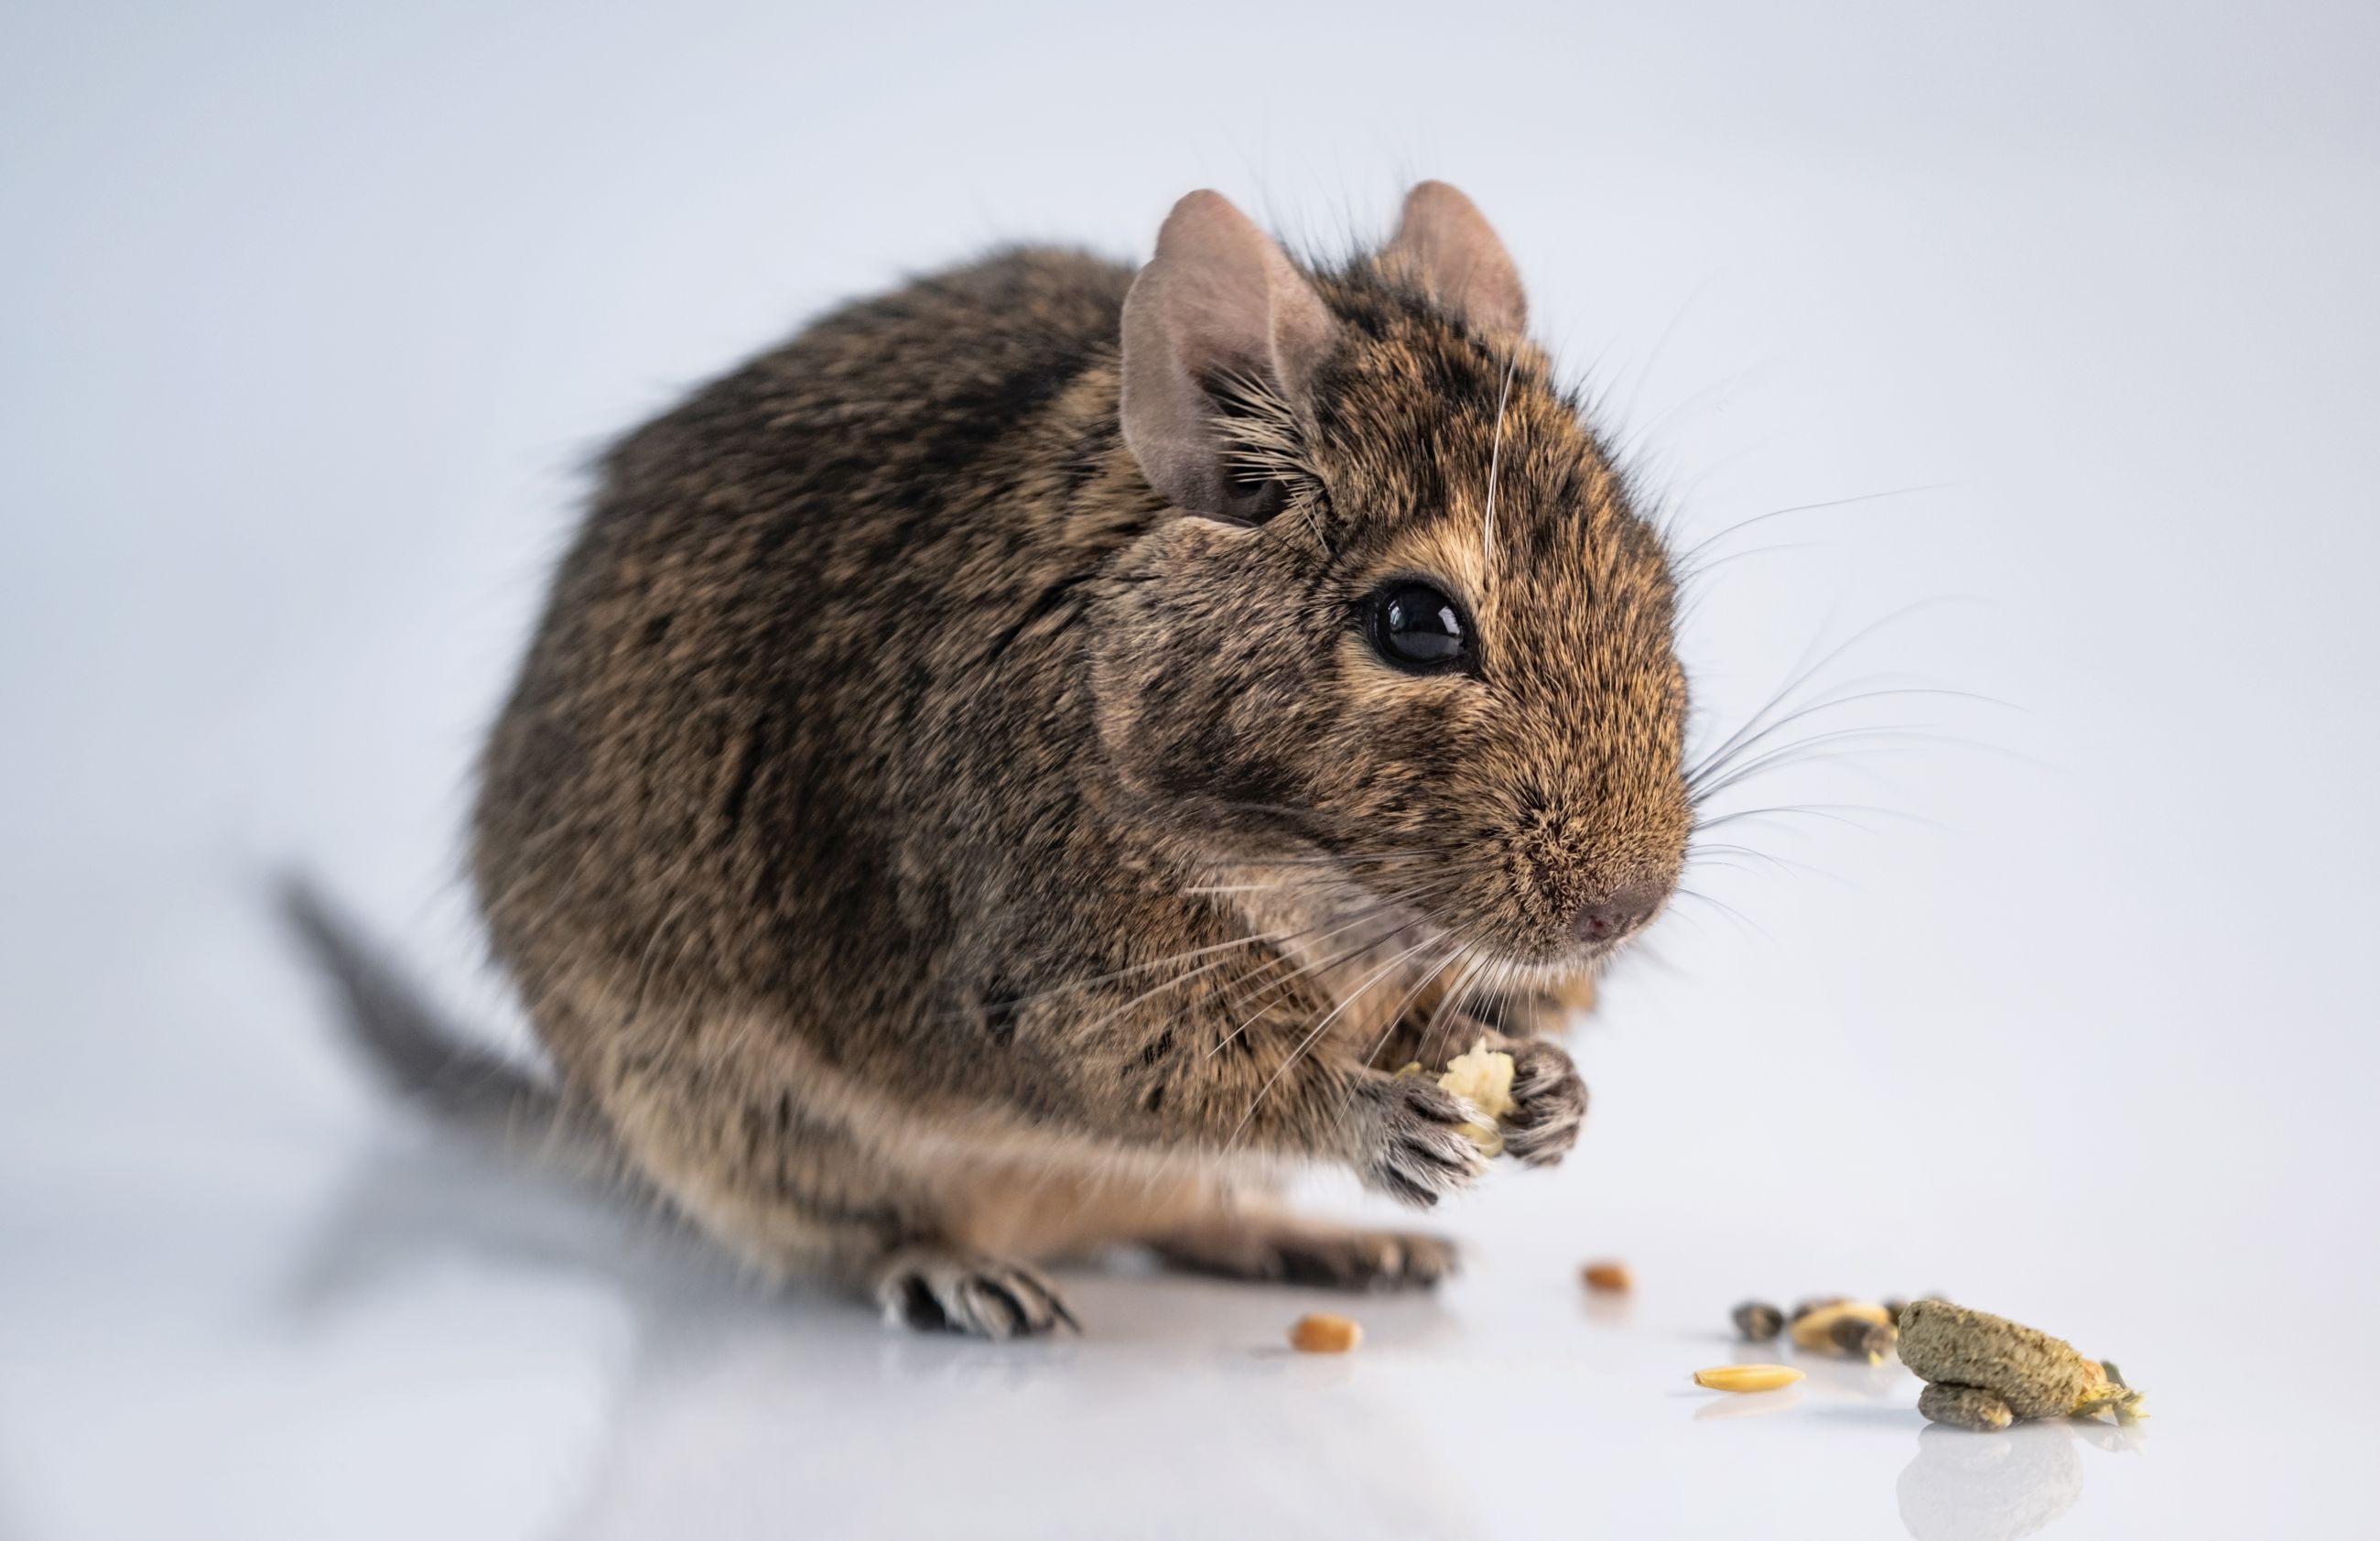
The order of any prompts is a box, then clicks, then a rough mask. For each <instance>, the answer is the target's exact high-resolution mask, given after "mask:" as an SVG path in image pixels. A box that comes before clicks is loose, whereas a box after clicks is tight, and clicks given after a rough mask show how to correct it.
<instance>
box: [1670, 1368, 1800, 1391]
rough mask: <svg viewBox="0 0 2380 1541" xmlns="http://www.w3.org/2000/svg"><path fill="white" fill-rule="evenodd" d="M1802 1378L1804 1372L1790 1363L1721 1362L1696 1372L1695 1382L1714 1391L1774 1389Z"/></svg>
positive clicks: (1789, 1384)
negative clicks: (1711, 1367) (1714, 1366)
mask: <svg viewBox="0 0 2380 1541" xmlns="http://www.w3.org/2000/svg"><path fill="white" fill-rule="evenodd" d="M1801 1378H1802V1372H1801V1371H1799V1370H1797V1369H1795V1368H1793V1367H1792V1366H1791V1365H1790V1364H1721V1365H1719V1366H1718V1368H1716V1369H1711V1370H1696V1371H1695V1372H1694V1384H1695V1385H1696V1386H1707V1387H1709V1388H1711V1389H1712V1390H1714V1391H1774V1390H1776V1389H1777V1388H1779V1387H1780V1386H1791V1385H1792V1384H1793V1383H1794V1382H1795V1381H1797V1380H1800V1379H1801Z"/></svg>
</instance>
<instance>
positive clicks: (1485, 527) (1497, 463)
mask: <svg viewBox="0 0 2380 1541" xmlns="http://www.w3.org/2000/svg"><path fill="white" fill-rule="evenodd" d="M1519 363H1520V356H1519V355H1518V354H1515V355H1513V356H1512V358H1510V359H1507V360H1505V361H1504V388H1503V389H1501V390H1500V391H1498V392H1497V393H1496V435H1495V437H1494V438H1493V439H1492V440H1490V441H1489V443H1488V515H1487V517H1486V518H1485V519H1483V520H1481V521H1480V527H1479V555H1480V557H1481V558H1482V560H1481V563H1480V573H1479V581H1480V582H1481V583H1483V584H1484V583H1486V582H1487V581H1488V573H1490V572H1493V571H1494V570H1495V569H1496V483H1497V482H1498V481H1499V480H1500V479H1501V472H1502V471H1503V466H1504V409H1505V407H1506V406H1507V405H1508V404H1509V403H1510V402H1511V401H1512V371H1513V370H1514V368H1516V367H1517V366H1518V365H1519Z"/></svg>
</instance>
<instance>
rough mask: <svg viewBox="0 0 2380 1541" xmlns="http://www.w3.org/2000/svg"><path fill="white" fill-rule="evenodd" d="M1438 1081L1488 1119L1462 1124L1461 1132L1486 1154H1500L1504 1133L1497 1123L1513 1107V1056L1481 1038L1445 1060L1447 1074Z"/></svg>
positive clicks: (1501, 1152)
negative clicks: (1468, 1047)
mask: <svg viewBox="0 0 2380 1541" xmlns="http://www.w3.org/2000/svg"><path fill="white" fill-rule="evenodd" d="M1438 1083H1439V1085H1440V1086H1443V1087H1445V1088H1446V1089H1447V1090H1448V1091H1450V1092H1451V1093H1453V1094H1454V1095H1456V1096H1458V1097H1461V1098H1462V1099H1463V1101H1465V1102H1467V1103H1469V1104H1471V1106H1472V1107H1476V1108H1477V1109H1479V1111H1480V1112H1482V1113H1485V1114H1486V1115H1487V1116H1488V1122H1486V1123H1484V1124H1464V1125H1463V1126H1462V1131H1463V1133H1464V1134H1465V1135H1468V1136H1469V1137H1470V1140H1471V1143H1472V1144H1475V1145H1477V1146H1478V1147H1479V1148H1480V1149H1481V1150H1483V1151H1485V1152H1487V1153H1488V1155H1489V1156H1500V1155H1502V1154H1503V1151H1504V1135H1503V1131H1501V1130H1499V1129H1498V1128H1497V1127H1496V1124H1497V1121H1498V1120H1500V1119H1502V1118H1503V1117H1504V1115H1506V1114H1507V1113H1510V1112H1511V1111H1512V1107H1513V1102H1512V1056H1511V1055H1509V1054H1506V1053H1504V1052H1503V1051H1502V1050H1500V1049H1490V1048H1489V1047H1488V1040H1487V1039H1485V1038H1482V1039H1480V1040H1479V1041H1478V1042H1477V1043H1475V1044H1474V1045H1472V1046H1471V1052H1470V1053H1468V1054H1458V1055H1456V1056H1455V1057H1454V1058H1451V1059H1450V1060H1448V1061H1447V1062H1446V1073H1445V1074H1444V1075H1442V1076H1439V1078H1438Z"/></svg>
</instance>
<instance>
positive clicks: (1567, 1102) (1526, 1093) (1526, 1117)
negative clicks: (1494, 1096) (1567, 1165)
mask: <svg viewBox="0 0 2380 1541" xmlns="http://www.w3.org/2000/svg"><path fill="white" fill-rule="evenodd" d="M1585 1119H1586V1082H1584V1081H1581V1080H1580V1079H1579V1076H1578V1067H1577V1066H1575V1065H1573V1064H1572V1063H1571V1062H1570V1056H1569V1055H1568V1054H1565V1053H1564V1052H1562V1050H1561V1048H1560V1046H1558V1045H1555V1044H1549V1043H1547V1042H1546V1041H1545V1040H1544V1039H1542V1038H1537V1039H1530V1040H1528V1041H1525V1042H1523V1043H1517V1044H1514V1045H1513V1046H1512V1112H1510V1113H1508V1114H1506V1115H1505V1117H1504V1119H1503V1121H1502V1122H1503V1131H1504V1150H1505V1152H1506V1154H1508V1155H1510V1156H1512V1157H1513V1158H1515V1159H1516V1160H1518V1161H1520V1162H1522V1163H1523V1164H1524V1165H1526V1166H1531V1167H1550V1166H1553V1165H1554V1164H1555V1163H1556V1162H1558V1161H1560V1159H1561V1158H1562V1157H1563V1156H1568V1155H1569V1154H1570V1148H1571V1146H1573V1145H1574V1144H1578V1129H1579V1125H1580V1124H1581V1123H1583V1122H1585Z"/></svg>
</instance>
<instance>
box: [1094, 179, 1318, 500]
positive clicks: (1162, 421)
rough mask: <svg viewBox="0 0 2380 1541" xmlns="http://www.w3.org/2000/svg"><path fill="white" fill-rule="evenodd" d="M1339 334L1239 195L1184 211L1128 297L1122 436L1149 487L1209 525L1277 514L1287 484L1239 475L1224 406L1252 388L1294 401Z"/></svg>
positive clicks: (1199, 201)
mask: <svg viewBox="0 0 2380 1541" xmlns="http://www.w3.org/2000/svg"><path fill="white" fill-rule="evenodd" d="M1338 335H1339V324H1338V322H1337V321H1336V320H1335V319H1334V318H1333V317H1332V316H1331V314H1330V307H1328V306H1326V305H1325V304H1323V302H1322V297H1321V296H1320V295H1319V294H1317V293H1316V292H1315V289H1314V286H1313V285H1312V284H1310V283H1308V282H1307V281H1306V279H1305V275H1303V274H1301V273H1299V272H1298V271H1297V268H1296V266H1295V265H1294V264H1293V263H1291V262H1290V260H1289V258H1288V257H1287V256H1286V255H1285V254H1284V253H1283V252H1282V251H1281V248H1280V247H1279V246H1277V245H1276V244H1274V242H1273V239H1272V238H1271V237H1269V236H1268V235H1266V234H1265V233H1264V232H1263V231H1261V230H1259V229H1257V227H1256V226H1255V225H1253V224H1251V223H1250V222H1249V220H1248V216H1247V215H1245V214H1242V213H1240V211H1239V210H1237V209H1235V208H1233V206H1232V203H1231V202H1230V200H1228V199H1226V198H1224V197H1223V196H1222V194H1220V193H1217V192H1207V191H1200V192H1194V193H1192V194H1190V196H1188V197H1187V198H1184V200H1182V202H1179V203H1176V204H1174V205H1173V212H1172V214H1169V215H1167V216H1166V220H1165V226H1164V228H1163V229H1161V230H1160V231H1159V232H1158V233H1157V255H1156V256H1155V257H1153V258H1151V259H1149V263H1148V265H1147V267H1144V268H1142V269H1141V270H1140V276H1139V277H1137V278H1135V279H1134V280H1133V285H1132V292H1131V293H1130V294H1128V295H1126V296H1125V297H1124V302H1123V440H1124V443H1125V444H1126V445H1127V446H1130V448H1131V450H1132V453H1133V458H1134V459H1136V460H1138V461H1139V462H1140V470H1141V474H1142V475H1144V476H1146V477H1147V478H1148V484H1149V485H1150V486H1152V487H1155V488H1156V489H1157V490H1158V492H1159V493H1160V494H1161V495H1164V497H1165V498H1166V500H1167V501H1168V502H1171V503H1172V504H1174V505H1176V506H1177V507H1179V508H1184V509H1187V510H1189V511H1190V512H1191V513H1194V514H1205V515H1208V517H1210V518H1216V519H1241V520H1245V519H1260V518H1262V517H1264V515H1265V514H1266V513H1268V512H1269V511H1270V510H1271V508H1273V507H1277V506H1278V502H1279V489H1278V488H1273V487H1269V486H1256V487H1250V486H1247V485H1245V483H1244V481H1243V479H1241V478H1236V477H1234V476H1233V474H1232V456H1231V444H1230V441H1229V439H1228V437H1227V435H1226V434H1224V433H1223V431H1222V422H1223V413H1224V408H1225V399H1226V398H1227V397H1229V396H1230V394H1231V393H1232V391H1233V388H1234V387H1235V386H1241V387H1243V388H1244V387H1245V386H1249V385H1252V386H1256V387H1258V388H1260V389H1262V390H1265V391H1269V392H1270V393H1272V394H1274V395H1277V396H1279V397H1281V398H1283V399H1284V400H1288V401H1295V400H1296V399H1297V398H1298V397H1301V396H1302V395H1303V394H1304V393H1305V387H1306V385H1307V384H1308V382H1309V381H1310V380H1311V379H1312V377H1313V373H1314V370H1315V368H1316V366H1317V365H1318V364H1319V363H1320V362H1321V361H1322V360H1323V359H1324V358H1325V357H1326V356H1327V355H1328V354H1329V353H1330V349H1331V348H1332V347H1333V346H1334V344H1335V343H1336V341H1337V339H1338Z"/></svg>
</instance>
